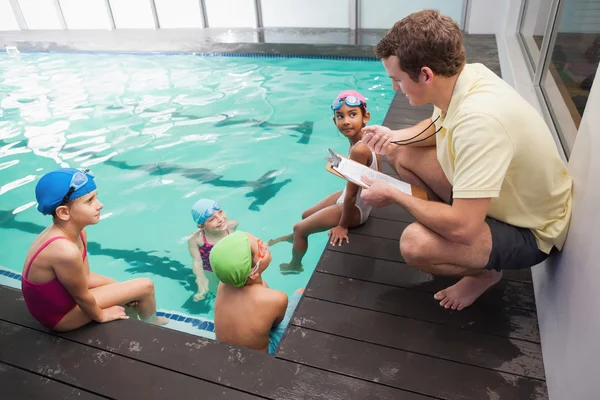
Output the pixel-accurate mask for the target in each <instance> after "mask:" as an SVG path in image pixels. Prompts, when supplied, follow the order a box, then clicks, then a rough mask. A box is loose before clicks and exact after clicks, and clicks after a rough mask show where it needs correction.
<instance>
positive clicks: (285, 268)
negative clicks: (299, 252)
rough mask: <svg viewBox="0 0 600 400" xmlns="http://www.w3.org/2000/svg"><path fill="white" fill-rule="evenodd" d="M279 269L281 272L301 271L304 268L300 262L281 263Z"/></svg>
mask: <svg viewBox="0 0 600 400" xmlns="http://www.w3.org/2000/svg"><path fill="white" fill-rule="evenodd" d="M279 270H280V271H281V272H302V271H304V268H302V264H294V263H289V264H286V263H283V264H280V265H279Z"/></svg>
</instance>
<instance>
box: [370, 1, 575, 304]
mask: <svg viewBox="0 0 600 400" xmlns="http://www.w3.org/2000/svg"><path fill="white" fill-rule="evenodd" d="M375 53H376V55H377V57H378V58H380V59H381V60H382V62H383V64H384V66H385V69H386V71H387V73H388V75H389V77H390V78H391V79H392V85H393V88H394V90H396V91H398V90H401V91H402V92H403V93H404V94H405V95H406V97H407V98H408V100H409V102H410V104H411V105H412V106H415V107H416V106H420V105H423V104H428V103H432V104H433V105H434V112H433V115H432V117H431V118H430V119H427V120H425V121H422V122H421V123H419V124H417V125H416V126H414V127H411V128H408V129H402V130H398V131H391V130H390V129H389V128H386V127H382V126H369V127H366V128H365V130H366V131H367V135H366V136H365V139H363V141H364V142H365V143H367V144H368V145H369V147H370V148H371V149H372V150H374V151H376V152H378V153H380V154H387V156H388V161H389V162H390V164H392V165H393V166H394V167H395V169H396V171H397V173H398V175H399V176H400V177H401V178H402V179H403V180H404V181H406V182H409V183H411V184H413V185H417V186H420V187H422V188H423V189H424V190H425V191H426V192H427V194H428V199H429V200H430V201H425V200H420V199H418V198H416V197H413V196H410V195H407V194H405V193H401V192H400V191H398V190H396V189H394V188H392V187H391V186H389V185H387V184H385V183H383V182H380V181H375V182H373V181H369V180H368V179H367V178H364V179H365V181H366V182H367V183H370V184H371V187H370V188H369V189H368V190H363V191H362V198H363V199H364V200H365V201H366V202H367V203H368V204H371V205H373V206H375V207H382V206H385V205H388V204H391V203H397V204H400V205H401V206H403V207H405V208H406V209H407V210H408V211H409V212H410V213H411V214H412V215H413V216H414V217H415V219H416V220H417V222H415V223H413V224H411V225H410V226H408V227H407V228H406V230H405V231H404V232H403V234H402V236H401V238H400V251H401V252H402V255H403V257H404V259H405V260H406V262H407V264H409V265H411V266H414V267H417V268H419V269H422V270H424V271H427V272H430V273H432V274H440V275H455V276H461V277H462V279H461V280H460V281H459V282H458V283H456V284H455V285H453V286H451V287H449V288H447V289H444V290H442V291H440V292H438V293H436V294H435V296H434V297H435V298H436V299H437V300H439V301H440V305H441V306H443V307H445V308H451V309H455V310H456V309H458V310H461V309H463V308H464V307H467V306H469V305H471V304H472V303H473V302H474V301H475V300H476V299H477V298H478V297H479V296H480V295H481V294H482V293H483V292H485V291H486V290H487V289H488V288H489V287H491V286H492V285H494V284H496V283H497V282H498V281H499V280H500V278H501V277H502V270H504V269H522V268H529V267H531V266H533V265H536V264H539V263H540V262H542V261H543V260H545V259H546V258H547V257H548V255H549V254H550V253H551V252H553V251H558V250H561V249H562V246H563V244H564V242H565V238H566V236H567V231H568V227H569V222H570V218H571V204H572V180H571V177H570V176H569V174H568V171H567V168H566V165H565V163H564V162H563V161H562V159H561V158H560V156H559V154H558V150H557V147H556V144H555V143H554V140H553V139H552V136H551V134H550V131H549V129H548V127H547V125H546V124H545V122H544V120H543V118H542V117H541V116H540V115H539V114H538V112H537V111H536V110H535V109H534V108H533V107H532V106H531V105H530V104H529V103H528V102H527V101H525V100H524V99H523V98H522V97H521V96H520V95H519V94H518V93H517V92H516V91H515V90H514V89H513V88H512V87H511V86H510V85H508V84H507V83H506V82H504V81H503V80H502V79H500V78H499V77H498V76H496V75H495V74H494V73H493V72H492V71H490V70H489V69H488V68H486V67H485V66H484V65H482V64H466V59H465V50H464V46H463V42H462V34H461V32H460V29H459V28H458V26H457V25H456V23H454V22H453V21H452V20H451V19H450V18H448V17H445V16H442V15H440V14H439V12H437V11H434V10H424V11H421V12H418V13H414V14H411V15H409V16H408V17H406V18H404V19H403V20H401V21H399V22H397V23H396V24H395V25H394V27H393V28H392V29H391V30H390V31H389V32H388V33H387V34H386V35H385V36H384V37H383V38H382V39H381V41H380V42H379V43H378V44H377V46H376V48H375ZM431 200H434V201H431Z"/></svg>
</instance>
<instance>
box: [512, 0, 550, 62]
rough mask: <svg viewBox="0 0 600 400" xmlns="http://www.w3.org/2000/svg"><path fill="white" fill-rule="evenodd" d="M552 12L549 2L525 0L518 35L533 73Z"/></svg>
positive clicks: (548, 0) (544, 0)
mask: <svg viewBox="0 0 600 400" xmlns="http://www.w3.org/2000/svg"><path fill="white" fill-rule="evenodd" d="M552 11H553V10H552V1H551V0H525V4H524V9H523V16H522V18H521V26H519V35H520V36H521V40H522V41H523V45H524V47H525V50H526V53H527V56H528V58H529V61H530V62H531V65H532V66H533V70H534V71H535V70H536V68H537V64H538V59H539V57H540V49H541V48H542V42H543V40H544V34H545V31H546V26H547V24H548V21H549V20H550V14H551V13H552Z"/></svg>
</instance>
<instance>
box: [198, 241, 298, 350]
mask: <svg viewBox="0 0 600 400" xmlns="http://www.w3.org/2000/svg"><path fill="white" fill-rule="evenodd" d="M210 263H211V265H212V268H213V271H214V273H215V275H216V276H217V278H219V281H221V283H220V284H219V288H218V290H217V299H216V302H215V333H216V338H217V340H219V341H223V342H227V343H230V344H233V345H237V346H244V347H248V348H251V349H255V350H260V351H264V352H267V351H268V352H269V353H271V354H274V353H275V350H276V349H277V346H278V345H279V341H280V340H281V338H282V336H283V333H284V332H285V329H286V328H287V326H288V324H289V323H290V319H291V317H292V314H293V313H294V309H295V308H296V305H297V304H298V301H299V300H300V298H301V296H302V293H303V292H304V289H298V290H297V291H296V293H294V294H293V295H292V297H291V298H290V299H289V301H288V297H287V295H286V294H285V293H284V292H282V291H279V290H274V289H270V288H269V287H268V286H267V284H266V282H265V281H263V280H262V278H261V274H262V273H263V272H264V270H265V269H267V267H268V266H269V264H270V263H271V252H270V251H269V249H268V248H267V246H266V245H265V244H264V243H263V242H262V240H260V239H257V238H256V237H254V236H252V235H250V234H249V233H246V232H241V231H238V232H235V233H232V234H230V235H228V236H226V237H224V238H223V239H221V240H220V241H219V242H218V243H217V244H215V246H214V247H213V249H212V251H211V253H210Z"/></svg>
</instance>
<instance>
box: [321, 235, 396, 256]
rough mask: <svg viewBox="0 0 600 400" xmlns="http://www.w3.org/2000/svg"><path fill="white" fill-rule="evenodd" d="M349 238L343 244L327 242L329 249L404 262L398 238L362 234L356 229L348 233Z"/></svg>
mask: <svg viewBox="0 0 600 400" xmlns="http://www.w3.org/2000/svg"><path fill="white" fill-rule="evenodd" d="M348 238H349V241H348V243H344V244H343V245H342V246H332V245H331V244H327V249H328V250H331V251H339V252H341V253H348V254H356V255H359V256H361V255H362V256H366V257H371V258H379V259H381V260H389V261H401V262H404V258H402V254H400V246H399V245H398V239H386V238H383V237H375V236H366V235H360V234H358V233H355V232H354V231H350V232H349V233H348Z"/></svg>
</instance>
